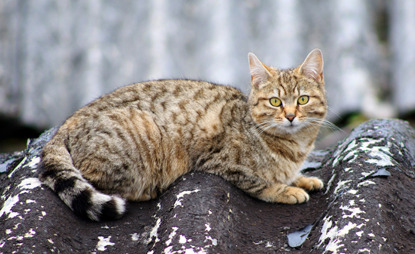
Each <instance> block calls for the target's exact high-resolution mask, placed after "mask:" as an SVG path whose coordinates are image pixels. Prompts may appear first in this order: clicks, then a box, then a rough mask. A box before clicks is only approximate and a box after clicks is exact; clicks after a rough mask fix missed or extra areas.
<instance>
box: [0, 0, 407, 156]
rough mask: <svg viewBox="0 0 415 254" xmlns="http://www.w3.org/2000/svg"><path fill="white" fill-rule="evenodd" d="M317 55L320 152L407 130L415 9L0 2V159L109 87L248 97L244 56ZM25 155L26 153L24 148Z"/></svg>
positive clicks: (282, 60)
mask: <svg viewBox="0 0 415 254" xmlns="http://www.w3.org/2000/svg"><path fill="white" fill-rule="evenodd" d="M313 48H320V49H321V50H322V51H323V54H324V59H325V70H324V71H325V81H326V87H327V92H328V100H329V106H330V114H329V116H328V119H329V120H330V121H332V122H333V123H335V124H336V125H338V126H339V127H341V128H342V129H343V130H344V131H335V130H334V131H333V130H326V131H325V132H323V135H322V138H321V139H320V142H319V148H323V147H326V146H328V145H331V144H333V143H335V142H336V140H338V139H340V138H342V137H344V136H346V135H347V131H348V130H350V128H352V127H354V126H355V125H357V124H358V123H360V122H362V121H364V120H367V119H370V118H390V117H398V118H403V119H407V120H412V118H413V117H414V115H415V114H414V112H415V1H406V0H394V1H391V0H390V1H388V0H366V1H364V0H331V1H323V0H308V1H301V0H269V1H267V0H174V1H171V0H151V1H144V0H143V1H133V0H118V1H111V0H102V1H98V0H89V1H81V0H79V1H75V0H59V1H55V0H36V1H29V0H0V126H1V127H0V128H1V129H0V152H7V151H15V150H18V149H23V148H24V146H25V143H26V140H27V138H28V137H32V138H33V137H37V136H38V135H39V134H40V133H41V132H42V131H43V130H45V129H47V128H50V127H52V126H56V125H59V124H61V123H62V122H63V121H64V120H65V119H66V118H67V117H68V116H70V115H71V114H72V113H73V112H74V111H75V110H76V109H78V108H80V107H82V106H83V105H85V104H86V103H88V102H90V101H91V100H93V99H95V98H97V97H99V96H100V95H102V94H104V93H107V92H110V91H112V90H114V89H115V88H117V87H120V86H123V85H126V84H130V83H134V82H140V81H145V80H149V79H165V78H190V79H201V80H207V81H212V82H216V83H220V84H228V85H232V86H235V87H238V88H240V89H241V90H243V91H245V92H248V91H249V86H250V76H249V68H248V62H247V54H248V52H254V53H255V54H256V55H257V56H258V57H259V58H260V59H261V60H262V61H263V62H264V63H266V64H268V65H271V66H275V67H280V68H289V67H295V66H297V65H299V64H300V63H301V62H302V61H303V60H304V58H305V57H306V55H307V54H308V52H309V51H311V50H312V49H313ZM22 147H23V148H22Z"/></svg>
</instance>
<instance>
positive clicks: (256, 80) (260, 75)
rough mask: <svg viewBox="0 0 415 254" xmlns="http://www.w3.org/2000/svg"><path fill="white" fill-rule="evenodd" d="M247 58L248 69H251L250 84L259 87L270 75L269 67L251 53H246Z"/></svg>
mask: <svg viewBox="0 0 415 254" xmlns="http://www.w3.org/2000/svg"><path fill="white" fill-rule="evenodd" d="M248 60H249V69H250V70H251V84H252V86H253V87H255V88H260V85H261V83H263V82H265V81H266V80H267V79H268V78H269V77H270V76H271V73H270V72H269V67H268V66H266V65H265V64H263V63H262V62H261V61H260V60H259V59H258V57H256V55H254V54H253V53H249V54H248Z"/></svg>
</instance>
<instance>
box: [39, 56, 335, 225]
mask: <svg viewBox="0 0 415 254" xmlns="http://www.w3.org/2000/svg"><path fill="white" fill-rule="evenodd" d="M249 65H250V70H251V83H252V87H251V92H250V95H249V97H248V98H246V96H245V95H244V94H242V93H241V92H240V91H239V90H237V89H235V88H232V87H229V86H222V85H215V84H212V83H208V82H203V81H192V80H158V81H149V82H143V83H137V84H133V85H129V86H125V87H122V88H120V89H117V90H115V91H114V92H112V93H110V94H107V95H104V96H102V97H101V98H99V99H97V100H95V101H93V102H92V103H90V104H89V105H87V106H85V107H83V108H81V109H80V110H78V111H77V112H76V113H75V114H73V115H72V116H71V117H70V118H68V119H67V120H66V121H65V123H64V124H63V125H62V126H61V127H60V128H59V130H58V131H57V133H56V134H55V136H54V137H53V138H52V139H51V140H50V141H49V142H48V143H47V144H46V145H45V147H44V148H43V152H42V168H43V172H42V173H41V175H40V178H41V180H42V182H43V183H44V184H46V185H47V186H49V187H50V188H51V189H53V190H54V191H55V192H56V193H57V194H58V195H59V197H60V198H61V199H62V200H63V201H64V202H65V203H66V204H67V205H68V206H69V207H70V208H71V209H72V210H73V211H74V212H75V213H76V214H78V215H80V216H84V217H88V218H90V219H91V220H96V221H98V220H101V219H112V218H119V217H120V216H121V215H122V214H123V213H124V212H125V203H126V201H125V200H134V201H141V200H149V199H152V198H155V197H156V196H157V194H158V193H159V192H160V191H163V190H164V189H166V188H167V187H168V186H169V185H170V184H171V183H173V182H174V181H175V180H176V179H177V178H178V177H179V176H181V175H183V174H185V173H187V172H189V171H190V170H192V169H195V170H201V171H205V172H209V173H213V174H216V175H219V176H221V177H223V178H224V179H226V180H228V181H229V182H231V183H233V184H234V185H236V186H237V187H239V188H241V189H242V190H244V191H245V192H247V193H249V194H250V195H252V196H254V197H257V198H259V199H262V200H265V201H269V202H281V203H287V204H296V203H302V202H305V201H307V200H308V199H309V195H308V194H307V192H306V191H304V190H315V189H321V188H322V187H323V183H322V181H321V180H319V179H318V178H314V177H305V176H302V175H301V174H299V168H300V166H301V164H302V163H303V162H304V160H305V158H306V156H307V154H308V153H309V152H310V151H311V150H312V149H313V143H314V140H315V138H316V136H317V133H318V131H319V128H320V124H321V122H322V121H323V119H324V117H325V115H326V111H327V103H326V99H325V89H324V79H323V58H322V54H321V51H320V50H318V49H315V50H313V51H312V52H311V53H310V54H309V55H308V57H307V58H306V60H305V61H304V62H303V64H301V65H300V66H299V67H298V68H294V69H288V70H279V69H275V68H272V67H268V66H266V65H264V64H263V63H262V62H260V61H259V60H258V58H257V57H256V56H255V55H253V54H252V53H250V54H249ZM301 96H306V97H307V98H308V102H307V103H306V104H304V105H301V104H300V102H299V98H300V97H301ZM271 98H276V99H278V100H280V102H281V103H282V104H281V105H276V104H275V105H274V106H273V105H271V102H270V99H271ZM276 99H273V100H274V102H278V100H276ZM305 100H306V98H305V97H303V101H302V102H304V101H305Z"/></svg>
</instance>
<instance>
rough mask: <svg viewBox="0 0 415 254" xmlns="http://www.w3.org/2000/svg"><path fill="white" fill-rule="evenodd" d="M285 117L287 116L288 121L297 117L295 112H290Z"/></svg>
mask: <svg viewBox="0 0 415 254" xmlns="http://www.w3.org/2000/svg"><path fill="white" fill-rule="evenodd" d="M285 118H287V119H288V121H290V122H292V121H293V120H294V118H295V115H294V114H288V115H286V116H285Z"/></svg>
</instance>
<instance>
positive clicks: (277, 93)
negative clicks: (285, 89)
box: [272, 88, 280, 97]
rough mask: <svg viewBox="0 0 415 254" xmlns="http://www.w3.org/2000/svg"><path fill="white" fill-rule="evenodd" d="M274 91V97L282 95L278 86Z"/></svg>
mask: <svg viewBox="0 0 415 254" xmlns="http://www.w3.org/2000/svg"><path fill="white" fill-rule="evenodd" d="M273 92H274V93H273V94H272V97H279V96H280V93H279V91H278V89H277V88H275V89H274V91H273Z"/></svg>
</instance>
